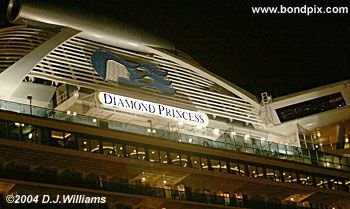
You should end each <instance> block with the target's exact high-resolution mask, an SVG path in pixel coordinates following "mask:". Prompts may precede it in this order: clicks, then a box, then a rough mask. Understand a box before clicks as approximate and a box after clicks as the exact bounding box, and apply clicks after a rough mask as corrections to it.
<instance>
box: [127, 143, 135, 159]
mask: <svg viewBox="0 0 350 209" xmlns="http://www.w3.org/2000/svg"><path fill="white" fill-rule="evenodd" d="M126 156H127V157H130V158H133V159H137V149H136V147H135V146H131V145H127V146H126Z"/></svg>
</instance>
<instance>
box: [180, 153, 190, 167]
mask: <svg viewBox="0 0 350 209" xmlns="http://www.w3.org/2000/svg"><path fill="white" fill-rule="evenodd" d="M180 157H181V166H182V167H187V166H188V160H187V155H185V154H181V155H180Z"/></svg>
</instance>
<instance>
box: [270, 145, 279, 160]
mask: <svg viewBox="0 0 350 209" xmlns="http://www.w3.org/2000/svg"><path fill="white" fill-rule="evenodd" d="M269 146H270V151H271V153H272V157H275V158H278V147H277V146H278V145H277V143H274V142H269Z"/></svg>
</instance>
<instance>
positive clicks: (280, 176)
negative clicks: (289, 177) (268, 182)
mask: <svg viewBox="0 0 350 209" xmlns="http://www.w3.org/2000/svg"><path fill="white" fill-rule="evenodd" d="M274 172H275V181H282V180H283V174H282V172H281V170H279V169H274Z"/></svg>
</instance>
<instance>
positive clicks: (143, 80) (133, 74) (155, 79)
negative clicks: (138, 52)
mask: <svg viewBox="0 0 350 209" xmlns="http://www.w3.org/2000/svg"><path fill="white" fill-rule="evenodd" d="M91 62H92V66H93V67H94V68H95V70H96V72H97V74H98V75H99V76H101V77H102V78H103V79H104V80H108V81H114V82H118V83H120V84H124V85H128V86H134V87H139V88H143V89H147V88H148V89H155V90H158V91H160V92H163V93H166V94H175V93H176V90H175V89H174V88H173V87H172V86H171V81H169V80H166V79H165V76H166V75H167V72H166V71H164V70H162V69H159V68H157V67H154V66H152V65H150V64H136V63H131V62H128V61H125V60H123V59H122V58H120V57H118V56H116V55H115V54H112V53H109V52H105V51H101V50H97V51H95V52H94V53H93V54H92V56H91Z"/></svg>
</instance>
